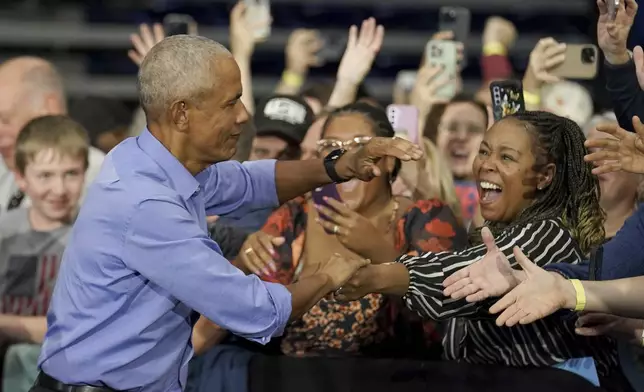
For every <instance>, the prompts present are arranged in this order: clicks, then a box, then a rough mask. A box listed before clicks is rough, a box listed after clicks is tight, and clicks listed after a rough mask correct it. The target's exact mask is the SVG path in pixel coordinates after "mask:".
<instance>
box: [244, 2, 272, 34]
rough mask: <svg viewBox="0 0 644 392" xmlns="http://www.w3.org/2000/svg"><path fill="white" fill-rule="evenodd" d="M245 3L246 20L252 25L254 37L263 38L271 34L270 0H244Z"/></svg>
mask: <svg viewBox="0 0 644 392" xmlns="http://www.w3.org/2000/svg"><path fill="white" fill-rule="evenodd" d="M244 3H245V4H246V20H247V21H248V22H249V23H250V24H251V25H253V26H257V27H256V28H255V29H254V30H253V35H254V36H255V39H259V40H264V39H267V38H268V37H269V36H270V35H271V3H270V0H244Z"/></svg>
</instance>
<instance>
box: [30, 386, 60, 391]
mask: <svg viewBox="0 0 644 392" xmlns="http://www.w3.org/2000/svg"><path fill="white" fill-rule="evenodd" d="M29 392H56V391H54V390H51V389H47V388H43V387H39V386H33V387H31V389H30V390H29Z"/></svg>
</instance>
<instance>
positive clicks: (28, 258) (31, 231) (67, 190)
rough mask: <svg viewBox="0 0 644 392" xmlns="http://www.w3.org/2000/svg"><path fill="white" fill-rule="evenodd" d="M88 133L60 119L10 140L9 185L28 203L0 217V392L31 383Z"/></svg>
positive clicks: (40, 121)
mask: <svg viewBox="0 0 644 392" xmlns="http://www.w3.org/2000/svg"><path fill="white" fill-rule="evenodd" d="M88 149H89V141H88V136H87V132H86V131H85V129H83V127H82V126H80V125H79V124H78V123H76V122H75V121H73V120H71V119H70V118H68V117H66V116H45V117H39V118H36V119H34V120H32V121H31V122H29V123H28V124H27V125H25V127H24V128H23V129H22V131H21V132H20V134H19V136H18V139H17V142H16V153H15V168H16V173H15V176H16V181H17V183H18V185H19V187H20V188H21V190H22V191H23V192H24V193H25V195H26V197H28V198H29V199H30V200H31V205H30V206H29V207H27V208H16V209H13V210H11V211H8V212H7V213H5V214H3V215H2V216H0V337H2V338H4V339H6V340H8V341H9V342H11V343H17V344H14V345H12V346H10V347H9V350H8V351H7V355H6V356H5V361H4V371H3V390H5V391H13V392H20V391H23V390H24V391H28V390H29V387H30V386H31V385H32V384H33V382H34V381H35V378H36V375H37V372H38V369H37V359H38V354H39V351H40V343H42V340H43V338H44V335H45V331H46V330H47V320H46V315H47V308H48V306H49V300H50V298H51V293H52V290H53V288H54V283H55V282H56V276H57V274H58V267H59V266H60V261H61V259H62V255H63V251H64V249H65V244H66V242H67V236H68V234H69V231H70V228H71V226H72V224H73V222H74V219H75V217H76V213H77V210H78V201H79V199H80V197H81V194H82V192H83V185H84V182H85V171H86V170H87V166H88Z"/></svg>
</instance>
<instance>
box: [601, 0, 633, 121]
mask: <svg viewBox="0 0 644 392" xmlns="http://www.w3.org/2000/svg"><path fill="white" fill-rule="evenodd" d="M597 6H598V8H599V19H598V21H597V42H598V44H599V47H600V48H601V50H602V52H603V53H604V57H605V62H604V70H605V76H606V90H607V91H608V93H609V95H610V97H611V100H612V101H613V109H614V110H615V114H616V115H617V120H618V121H619V125H620V126H621V127H622V128H624V129H626V130H629V131H631V132H633V127H632V123H631V119H632V118H633V116H636V115H638V114H639V112H638V111H639V110H640V108H642V107H643V106H644V91H642V89H641V87H640V84H639V83H638V78H637V74H636V69H635V63H634V62H633V60H632V59H631V57H630V55H629V54H628V50H627V49H626V41H627V39H628V34H629V32H630V30H631V26H632V25H633V21H634V19H635V14H637V3H636V2H635V0H624V1H620V2H619V5H618V7H617V13H616V15H615V19H614V20H612V17H611V15H609V12H608V7H607V5H606V0H600V1H598V2H597Z"/></svg>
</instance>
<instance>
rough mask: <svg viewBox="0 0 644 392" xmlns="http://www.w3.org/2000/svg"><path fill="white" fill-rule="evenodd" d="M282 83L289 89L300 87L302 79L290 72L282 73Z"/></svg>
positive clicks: (300, 76)
mask: <svg viewBox="0 0 644 392" xmlns="http://www.w3.org/2000/svg"><path fill="white" fill-rule="evenodd" d="M282 81H283V82H284V83H285V84H286V85H287V86H289V87H300V86H301V85H302V84H303V83H304V77H302V75H299V74H296V73H295V72H292V71H284V73H282Z"/></svg>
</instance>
